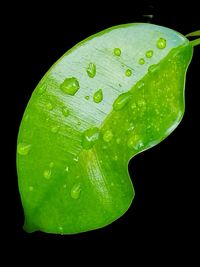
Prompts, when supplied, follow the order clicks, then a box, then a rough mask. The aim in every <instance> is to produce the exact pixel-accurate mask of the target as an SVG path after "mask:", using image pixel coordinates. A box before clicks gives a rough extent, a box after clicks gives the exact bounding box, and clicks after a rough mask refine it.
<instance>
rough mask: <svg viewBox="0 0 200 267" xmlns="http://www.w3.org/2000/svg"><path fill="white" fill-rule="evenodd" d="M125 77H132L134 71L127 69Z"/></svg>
mask: <svg viewBox="0 0 200 267" xmlns="http://www.w3.org/2000/svg"><path fill="white" fill-rule="evenodd" d="M125 75H126V76H127V77H130V76H131V75H132V70H130V69H127V70H126V71H125Z"/></svg>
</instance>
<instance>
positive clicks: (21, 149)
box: [17, 143, 31, 156]
mask: <svg viewBox="0 0 200 267" xmlns="http://www.w3.org/2000/svg"><path fill="white" fill-rule="evenodd" d="M30 148H31V145H29V144H26V143H19V144H18V145H17V153H18V154H20V155H22V156H25V155H27V154H28V153H29V151H30Z"/></svg>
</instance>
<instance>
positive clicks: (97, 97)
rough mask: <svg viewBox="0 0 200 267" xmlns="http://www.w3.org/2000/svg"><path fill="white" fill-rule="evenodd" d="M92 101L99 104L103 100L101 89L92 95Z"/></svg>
mask: <svg viewBox="0 0 200 267" xmlns="http://www.w3.org/2000/svg"><path fill="white" fill-rule="evenodd" d="M93 100H94V102H95V103H100V102H101V101H102V100H103V92H102V89H99V90H98V91H96V92H95V93H94V96H93Z"/></svg>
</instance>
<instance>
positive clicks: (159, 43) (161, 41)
mask: <svg viewBox="0 0 200 267" xmlns="http://www.w3.org/2000/svg"><path fill="white" fill-rule="evenodd" d="M166 44H167V41H166V40H165V39H164V38H160V39H158V41H157V43H156V46H157V48H159V49H164V48H165V47H166Z"/></svg>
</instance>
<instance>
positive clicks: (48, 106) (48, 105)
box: [46, 102, 53, 110]
mask: <svg viewBox="0 0 200 267" xmlns="http://www.w3.org/2000/svg"><path fill="white" fill-rule="evenodd" d="M46 109H48V110H52V109H53V105H52V103H51V102H48V103H46Z"/></svg>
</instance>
